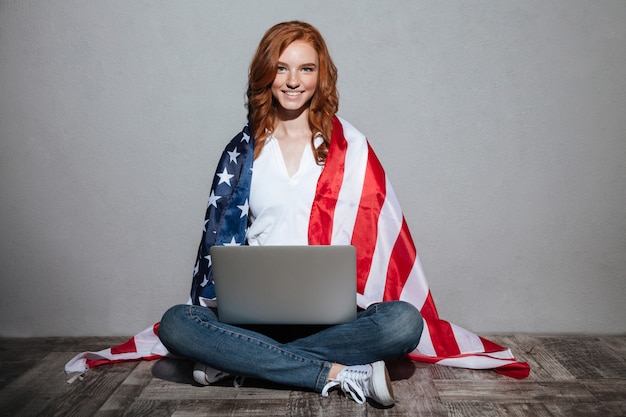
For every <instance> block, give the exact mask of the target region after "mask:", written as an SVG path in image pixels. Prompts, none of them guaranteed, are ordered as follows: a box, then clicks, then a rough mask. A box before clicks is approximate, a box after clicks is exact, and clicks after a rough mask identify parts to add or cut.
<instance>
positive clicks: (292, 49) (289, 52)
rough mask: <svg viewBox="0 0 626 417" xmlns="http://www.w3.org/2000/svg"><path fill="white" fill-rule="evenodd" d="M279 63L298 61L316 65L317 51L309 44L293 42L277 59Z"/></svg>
mask: <svg viewBox="0 0 626 417" xmlns="http://www.w3.org/2000/svg"><path fill="white" fill-rule="evenodd" d="M278 60H279V61H282V62H286V61H298V62H307V63H317V61H318V56H317V51H316V50H315V48H313V45H311V44H310V43H309V42H305V41H294V42H292V43H290V44H289V45H288V46H287V47H286V48H285V50H284V51H283V52H282V53H281V54H280V56H279V57H278Z"/></svg>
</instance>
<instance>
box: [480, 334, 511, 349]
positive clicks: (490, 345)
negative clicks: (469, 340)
mask: <svg viewBox="0 0 626 417" xmlns="http://www.w3.org/2000/svg"><path fill="white" fill-rule="evenodd" d="M478 338H479V339H480V341H481V342H483V348H484V351H485V352H486V353H489V352H500V351H502V350H506V349H505V348H503V347H502V346H500V345H499V344H497V343H494V342H492V341H491V340H487V339H485V338H484V337H480V336H478Z"/></svg>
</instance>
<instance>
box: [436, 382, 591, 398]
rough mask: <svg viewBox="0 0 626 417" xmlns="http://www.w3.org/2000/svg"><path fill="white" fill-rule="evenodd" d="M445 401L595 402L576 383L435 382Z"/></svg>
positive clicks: (588, 393)
mask: <svg viewBox="0 0 626 417" xmlns="http://www.w3.org/2000/svg"><path fill="white" fill-rule="evenodd" d="M434 384H435V387H436V389H437V392H438V393H439V397H440V398H441V400H442V401H443V402H444V403H446V402H476V401H478V402H506V403H520V402H522V403H538V402H563V401H566V402H570V401H571V402H584V401H595V397H594V396H593V394H591V392H589V390H587V389H586V388H585V387H583V386H582V385H581V384H580V383H579V382H577V381H541V382H537V381H518V380H510V381H509V380H507V381H500V382H496V383H494V382H492V381H475V380H472V381H437V380H436V381H434Z"/></svg>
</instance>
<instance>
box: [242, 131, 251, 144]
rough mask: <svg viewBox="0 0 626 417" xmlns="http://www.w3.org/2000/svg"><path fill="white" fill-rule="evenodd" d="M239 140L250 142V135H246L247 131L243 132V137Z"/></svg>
mask: <svg viewBox="0 0 626 417" xmlns="http://www.w3.org/2000/svg"><path fill="white" fill-rule="evenodd" d="M241 141H242V142H248V143H250V135H248V134H247V133H244V134H243V137H242V138H241Z"/></svg>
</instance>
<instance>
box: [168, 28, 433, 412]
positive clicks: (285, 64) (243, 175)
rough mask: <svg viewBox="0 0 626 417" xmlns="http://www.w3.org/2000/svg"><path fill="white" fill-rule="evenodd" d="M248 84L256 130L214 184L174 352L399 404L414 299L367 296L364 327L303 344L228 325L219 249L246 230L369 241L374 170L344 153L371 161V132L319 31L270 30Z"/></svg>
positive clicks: (319, 335) (262, 238) (281, 236)
mask: <svg viewBox="0 0 626 417" xmlns="http://www.w3.org/2000/svg"><path fill="white" fill-rule="evenodd" d="M248 81H249V84H248V93H247V96H248V103H247V105H248V125H247V126H246V127H245V128H244V130H243V131H242V132H240V133H239V134H238V135H237V136H236V137H235V138H234V139H233V141H231V143H230V144H229V146H228V147H227V148H226V151H225V152H224V154H223V157H222V162H221V163H220V167H219V168H218V172H217V177H216V180H215V181H214V183H213V190H212V191H211V197H210V198H209V208H208V210H207V223H206V224H207V228H206V230H205V233H204V234H203V238H202V242H201V245H200V249H199V252H198V263H197V265H196V269H195V275H194V283H193V287H192V297H191V302H192V304H190V305H178V306H174V307H172V308H171V309H169V310H168V311H167V312H166V313H165V315H164V316H163V318H162V320H161V324H160V327H159V337H160V338H161V341H162V343H163V344H164V345H165V346H166V347H167V349H168V350H169V351H170V352H172V353H174V354H175V355H178V356H182V357H186V358H189V359H192V360H194V361H196V362H197V363H199V364H204V365H208V366H210V367H212V368H215V369H217V370H220V371H222V372H224V373H226V374H231V375H237V376H245V377H255V378H261V379H265V380H269V381H273V382H278V383H282V384H286V385H291V386H296V387H302V388H306V389H311V390H314V391H316V392H320V393H321V394H322V395H323V396H327V395H328V391H329V389H331V388H334V387H339V388H340V389H342V390H343V391H344V392H345V393H346V394H349V396H351V397H352V398H353V399H354V400H355V401H357V402H359V403H364V402H365V401H366V399H367V398H370V399H372V400H374V401H376V402H378V403H380V404H381V405H384V406H389V405H392V404H393V402H394V398H393V392H392V387H391V383H390V380H389V376H388V374H387V370H386V368H385V364H384V361H385V360H388V359H393V358H399V357H402V356H404V355H406V354H407V353H409V352H411V351H413V350H414V349H415V348H416V346H417V344H418V342H419V339H420V336H421V333H422V328H423V320H422V317H421V315H420V313H419V311H418V310H417V309H416V308H415V307H413V306H412V305H411V304H409V303H406V302H403V301H387V302H382V301H381V300H374V302H372V300H367V299H366V298H367V297H364V296H363V293H364V292H365V289H364V288H360V289H359V291H358V292H359V294H360V295H359V297H360V298H358V299H359V300H360V301H359V308H358V316H357V320H356V321H354V322H352V323H349V324H341V325H335V326H330V327H327V328H324V329H322V330H319V329H318V330H316V331H315V332H313V333H312V334H307V335H304V336H303V337H298V338H296V339H294V340H281V341H278V340H277V339H276V338H274V337H271V335H270V334H269V333H268V332H265V331H263V329H261V330H260V331H259V329H254V330H251V329H250V328H242V327H236V326H232V325H227V324H224V323H221V322H220V320H219V314H218V311H219V309H218V307H217V301H216V300H215V297H214V292H213V288H212V282H211V269H210V260H209V256H208V254H209V252H208V249H209V247H210V246H212V245H219V244H225V243H229V242H231V243H243V242H241V240H243V237H240V239H241V240H238V239H237V238H236V237H235V236H236V235H237V234H239V235H240V236H245V241H246V242H245V243H246V244H248V245H279V244H280V245H307V244H320V243H325V244H334V243H347V244H350V243H351V242H355V241H357V242H360V240H361V237H359V236H356V235H355V233H356V232H354V230H355V228H356V226H355V219H354V217H355V216H354V215H345V212H347V211H349V210H351V209H352V208H353V207H355V206H359V202H360V201H362V199H363V196H362V193H363V191H362V190H363V189H364V185H363V182H362V181H361V182H359V181H357V180H356V179H353V177H354V176H356V174H354V172H357V171H358V172H361V171H364V168H363V167H364V166H365V162H361V163H359V162H355V163H354V164H353V165H351V163H350V162H348V159H341V160H340V161H339V162H335V161H338V160H339V158H340V156H339V155H340V154H341V152H342V150H341V149H343V151H345V150H346V148H349V149H350V151H349V152H352V153H354V154H355V155H360V154H367V152H368V149H369V147H368V145H367V141H366V140H365V138H364V137H363V135H361V134H360V133H359V132H358V131H356V129H354V128H353V127H352V126H351V125H350V124H348V123H347V122H345V121H344V120H341V119H339V118H337V117H336V112H337V109H338V94H337V89H336V81H337V70H336V68H335V66H334V64H333V62H332V60H331V58H330V56H329V53H328V50H327V48H326V44H325V42H324V40H323V38H322V36H321V35H320V33H319V32H318V31H317V30H316V29H315V28H314V27H312V26H311V25H309V24H306V23H303V22H286V23H280V24H278V25H276V26H274V27H272V28H270V29H269V30H268V31H267V32H266V34H265V36H264V37H263V39H262V40H261V42H260V44H259V46H258V49H257V51H256V54H255V56H254V58H253V60H252V63H251V66H250V71H249V80H248ZM333 142H336V143H333ZM340 143H341V144H343V145H340ZM348 144H349V145H348ZM333 147H335V148H333ZM334 149H337V150H334ZM346 152H347V151H346ZM248 156H249V157H248ZM356 160H358V161H362V159H359V158H358V157H357V158H356ZM252 164H254V170H253V171H252V170H251V169H250V168H251V166H252ZM222 166H223V167H224V168H222ZM338 166H341V169H338V168H337V167H338ZM357 167H361V168H363V169H357ZM233 172H234V174H233ZM338 176H341V179H342V184H343V185H341V190H342V198H341V201H340V202H337V200H339V199H338V198H336V196H335V197H332V198H331V196H330V195H331V194H332V193H333V192H334V191H333V187H329V186H327V185H328V184H329V182H332V181H335V180H336V179H337V177H338ZM363 181H365V182H367V181H369V180H367V179H365V180H363ZM352 183H354V184H355V185H353V184H352ZM335 188H336V187H335ZM359 199H361V200H359ZM373 199H376V197H373ZM328 200H332V201H334V203H332V204H329V203H328ZM329 205H332V210H334V211H335V212H336V213H335V215H334V218H333V220H332V223H329V222H327V221H324V220H320V219H325V217H324V215H320V212H321V211H323V210H327V209H328V206H329ZM339 212H343V213H344V214H341V213H339ZM229 219H230V220H229ZM233 219H234V220H233ZM233 222H234V226H233ZM379 227H380V226H379ZM370 231H371V233H374V232H375V228H374V230H372V229H370ZM379 233H380V232H379ZM229 239H230V240H229ZM366 240H367V239H366ZM356 246H357V256H358V257H359V258H360V259H361V262H363V261H365V263H367V262H370V263H371V262H372V261H371V258H372V257H373V256H374V254H372V253H368V251H366V250H364V249H363V250H362V249H361V248H360V246H359V244H357V245H356ZM371 274H375V272H374V273H370V275H371ZM363 285H365V284H363ZM355 308H357V306H355ZM194 375H195V376H196V377H197V374H194ZM200 379H202V377H201V378H200ZM199 382H202V381H199Z"/></svg>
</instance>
